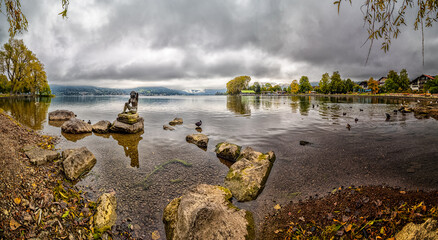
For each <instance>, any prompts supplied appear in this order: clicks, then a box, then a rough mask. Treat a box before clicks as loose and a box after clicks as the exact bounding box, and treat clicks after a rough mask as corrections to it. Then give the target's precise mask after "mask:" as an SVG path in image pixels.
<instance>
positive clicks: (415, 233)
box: [395, 218, 438, 240]
mask: <svg viewBox="0 0 438 240" xmlns="http://www.w3.org/2000/svg"><path fill="white" fill-rule="evenodd" d="M395 239H397V240H420V239H421V240H436V239H438V222H437V221H436V220H433V219H431V218H429V219H428V220H426V222H424V223H423V224H415V223H408V224H406V226H404V227H403V229H402V230H401V231H400V232H398V233H397V234H396V235H395Z"/></svg>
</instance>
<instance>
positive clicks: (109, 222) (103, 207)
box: [94, 192, 117, 233]
mask: <svg viewBox="0 0 438 240" xmlns="http://www.w3.org/2000/svg"><path fill="white" fill-rule="evenodd" d="M116 208H117V201H116V196H115V192H111V193H104V194H102V195H101V196H100V197H99V199H98V200H97V209H96V214H95V215H94V231H97V232H101V233H103V232H105V231H106V230H109V229H111V227H112V226H113V225H114V224H115V223H116V219H117V213H116Z"/></svg>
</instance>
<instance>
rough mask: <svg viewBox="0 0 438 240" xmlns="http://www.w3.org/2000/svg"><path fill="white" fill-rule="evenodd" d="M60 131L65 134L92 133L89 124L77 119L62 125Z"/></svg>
mask: <svg viewBox="0 0 438 240" xmlns="http://www.w3.org/2000/svg"><path fill="white" fill-rule="evenodd" d="M61 131H63V132H65V133H74V134H78V133H90V132H91V131H93V128H92V127H91V124H88V123H86V122H84V121H82V120H79V119H77V118H72V119H70V120H68V121H67V122H65V123H64V124H62V126H61Z"/></svg>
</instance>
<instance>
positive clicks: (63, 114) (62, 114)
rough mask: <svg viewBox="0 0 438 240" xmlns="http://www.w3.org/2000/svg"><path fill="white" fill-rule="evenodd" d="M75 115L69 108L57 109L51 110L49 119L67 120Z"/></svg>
mask: <svg viewBox="0 0 438 240" xmlns="http://www.w3.org/2000/svg"><path fill="white" fill-rule="evenodd" d="M74 117H75V114H74V112H72V111H69V110H56V111H53V112H49V121H67V120H70V119H71V118H74Z"/></svg>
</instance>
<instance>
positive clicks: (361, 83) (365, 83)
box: [359, 81, 368, 89]
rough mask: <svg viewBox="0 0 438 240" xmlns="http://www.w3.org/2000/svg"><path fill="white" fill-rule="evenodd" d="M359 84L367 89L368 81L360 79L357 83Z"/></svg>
mask: <svg viewBox="0 0 438 240" xmlns="http://www.w3.org/2000/svg"><path fill="white" fill-rule="evenodd" d="M359 86H361V87H362V88H363V89H368V81H362V82H360V83H359Z"/></svg>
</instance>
